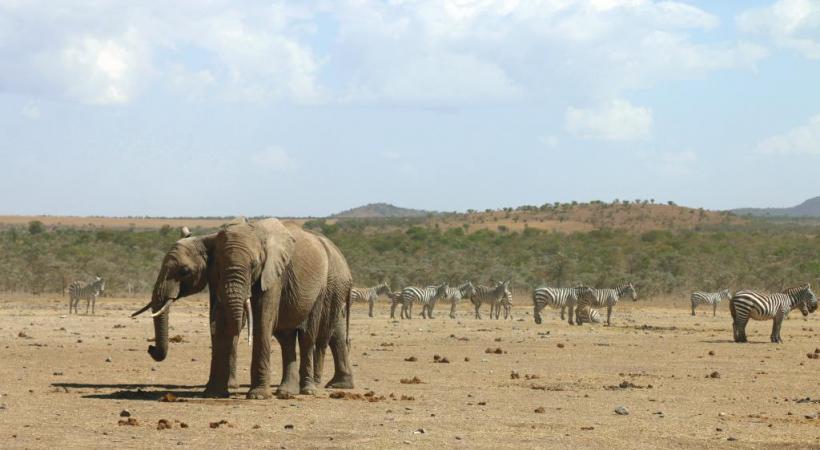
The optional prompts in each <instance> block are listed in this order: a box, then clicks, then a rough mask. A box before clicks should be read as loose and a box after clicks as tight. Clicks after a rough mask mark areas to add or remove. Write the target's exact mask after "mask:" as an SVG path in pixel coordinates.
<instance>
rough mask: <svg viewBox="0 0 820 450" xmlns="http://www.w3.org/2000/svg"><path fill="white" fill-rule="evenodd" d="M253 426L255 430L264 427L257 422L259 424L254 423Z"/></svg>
mask: <svg viewBox="0 0 820 450" xmlns="http://www.w3.org/2000/svg"><path fill="white" fill-rule="evenodd" d="M252 428H253V429H254V430H258V429H260V428H262V427H260V426H259V424H258V423H257V424H256V425H254V426H253V427H252Z"/></svg>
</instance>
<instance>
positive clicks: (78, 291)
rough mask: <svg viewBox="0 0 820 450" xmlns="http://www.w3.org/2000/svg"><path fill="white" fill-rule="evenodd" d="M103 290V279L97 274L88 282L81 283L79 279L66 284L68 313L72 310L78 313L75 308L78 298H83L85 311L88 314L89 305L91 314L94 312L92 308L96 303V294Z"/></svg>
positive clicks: (78, 301) (77, 304) (78, 302)
mask: <svg viewBox="0 0 820 450" xmlns="http://www.w3.org/2000/svg"><path fill="white" fill-rule="evenodd" d="M103 291H105V281H103V279H102V278H100V277H99V276H97V277H96V278H94V281H92V282H91V283H88V284H83V283H82V282H81V281H75V282H73V283H71V285H70V286H68V313H69V314H71V311H72V310H73V311H74V313H75V314H79V311H78V310H77V308H78V306H79V304H80V300H83V299H85V313H86V314H88V308H89V306H90V307H91V314H94V308H95V306H96V304H97V296H98V295H100V294H102V292H103Z"/></svg>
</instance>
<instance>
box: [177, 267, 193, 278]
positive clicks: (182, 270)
mask: <svg viewBox="0 0 820 450" xmlns="http://www.w3.org/2000/svg"><path fill="white" fill-rule="evenodd" d="M179 274H180V275H181V276H183V277H187V276H188V275H190V274H191V269H189V268H188V267H187V266H182V267H180V268H179Z"/></svg>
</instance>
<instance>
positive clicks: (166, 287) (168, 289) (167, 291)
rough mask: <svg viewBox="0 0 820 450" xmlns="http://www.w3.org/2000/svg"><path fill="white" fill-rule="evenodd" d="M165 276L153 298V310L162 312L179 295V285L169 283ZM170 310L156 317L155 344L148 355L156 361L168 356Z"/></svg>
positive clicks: (167, 309) (156, 288) (155, 287)
mask: <svg viewBox="0 0 820 450" xmlns="http://www.w3.org/2000/svg"><path fill="white" fill-rule="evenodd" d="M164 278H165V277H164V274H160V278H159V280H161V281H158V283H157V285H156V286H154V293H153V295H152V296H151V310H152V311H153V312H157V311H160V310H161V309H163V307H164V306H166V302H171V301H173V300H172V299H174V298H176V297H177V296H178V294H179V284H178V283H175V282H168V281H166V280H165V279H164ZM169 314H170V308H166V309H165V311H163V312H162V313H161V314H160V315H158V316H156V317H154V319H153V320H154V344H155V345H151V346H149V347H148V354H150V355H151V358H154V361H162V360H164V359H165V358H166V357H167V356H168V315H169Z"/></svg>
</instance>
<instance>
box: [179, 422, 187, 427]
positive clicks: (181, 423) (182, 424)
mask: <svg viewBox="0 0 820 450" xmlns="http://www.w3.org/2000/svg"><path fill="white" fill-rule="evenodd" d="M179 427H180V428H188V424H187V423H185V422H180V423H179Z"/></svg>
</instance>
